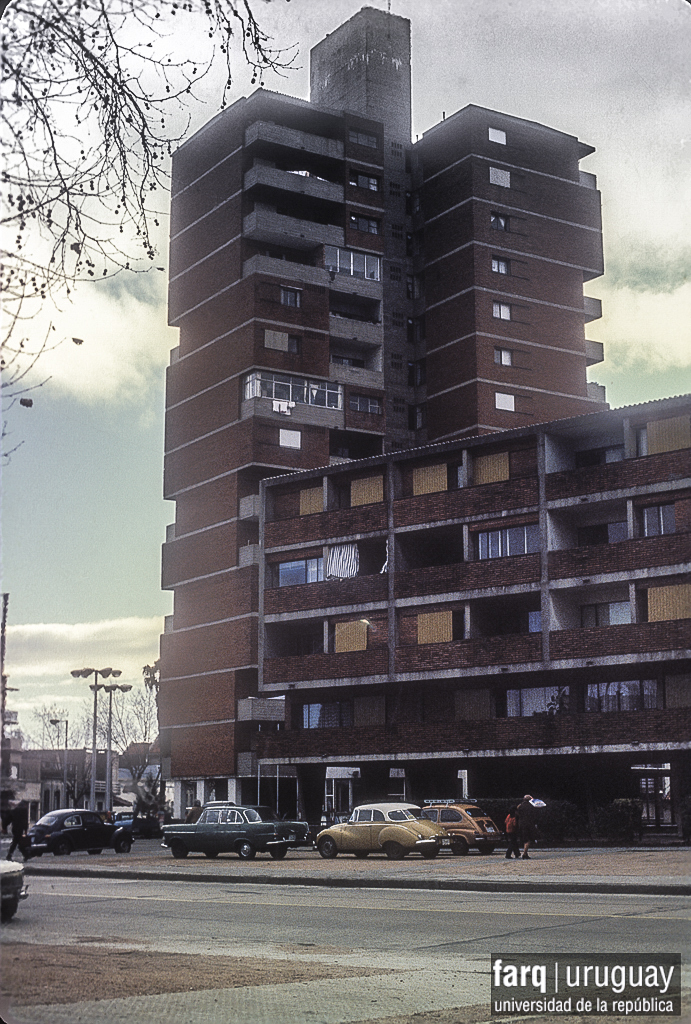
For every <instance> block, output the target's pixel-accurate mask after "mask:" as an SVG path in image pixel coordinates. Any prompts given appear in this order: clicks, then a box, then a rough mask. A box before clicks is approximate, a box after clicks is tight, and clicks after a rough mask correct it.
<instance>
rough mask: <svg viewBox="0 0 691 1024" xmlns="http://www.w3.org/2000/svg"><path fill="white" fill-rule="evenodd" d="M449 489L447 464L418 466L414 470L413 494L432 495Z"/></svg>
mask: <svg viewBox="0 0 691 1024" xmlns="http://www.w3.org/2000/svg"><path fill="white" fill-rule="evenodd" d="M447 489H448V484H447V476H446V463H445V462H442V463H441V465H439V466H416V467H415V469H413V494H432V493H433V492H434V491H446V490H447Z"/></svg>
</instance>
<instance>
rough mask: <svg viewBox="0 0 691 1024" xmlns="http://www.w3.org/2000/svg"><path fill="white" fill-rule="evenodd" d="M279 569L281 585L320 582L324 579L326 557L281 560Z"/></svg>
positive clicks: (292, 585) (291, 585)
mask: <svg viewBox="0 0 691 1024" xmlns="http://www.w3.org/2000/svg"><path fill="white" fill-rule="evenodd" d="M277 571H278V585H279V587H294V586H296V585H297V584H298V583H319V582H321V581H322V580H323V579H324V559H323V558H301V559H299V560H298V561H296V562H279V563H278V570H277Z"/></svg>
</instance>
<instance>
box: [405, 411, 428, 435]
mask: <svg viewBox="0 0 691 1024" xmlns="http://www.w3.org/2000/svg"><path fill="white" fill-rule="evenodd" d="M426 426H427V406H426V405H409V406H408V429H409V430H422V429H423V427H426Z"/></svg>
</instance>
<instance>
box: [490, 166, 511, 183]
mask: <svg viewBox="0 0 691 1024" xmlns="http://www.w3.org/2000/svg"><path fill="white" fill-rule="evenodd" d="M489 180H490V184H491V185H501V187H502V188H511V172H510V171H504V170H502V169H501V168H500V167H490V169H489Z"/></svg>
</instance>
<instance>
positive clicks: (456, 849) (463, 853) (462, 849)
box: [451, 839, 468, 857]
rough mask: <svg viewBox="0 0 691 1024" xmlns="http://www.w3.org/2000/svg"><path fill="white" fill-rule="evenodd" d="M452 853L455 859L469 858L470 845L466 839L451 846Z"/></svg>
mask: <svg viewBox="0 0 691 1024" xmlns="http://www.w3.org/2000/svg"><path fill="white" fill-rule="evenodd" d="M451 852H452V854H453V855H454V857H467V855H468V844H467V843H466V841H465V839H457V840H456V842H455V843H452V844H451Z"/></svg>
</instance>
